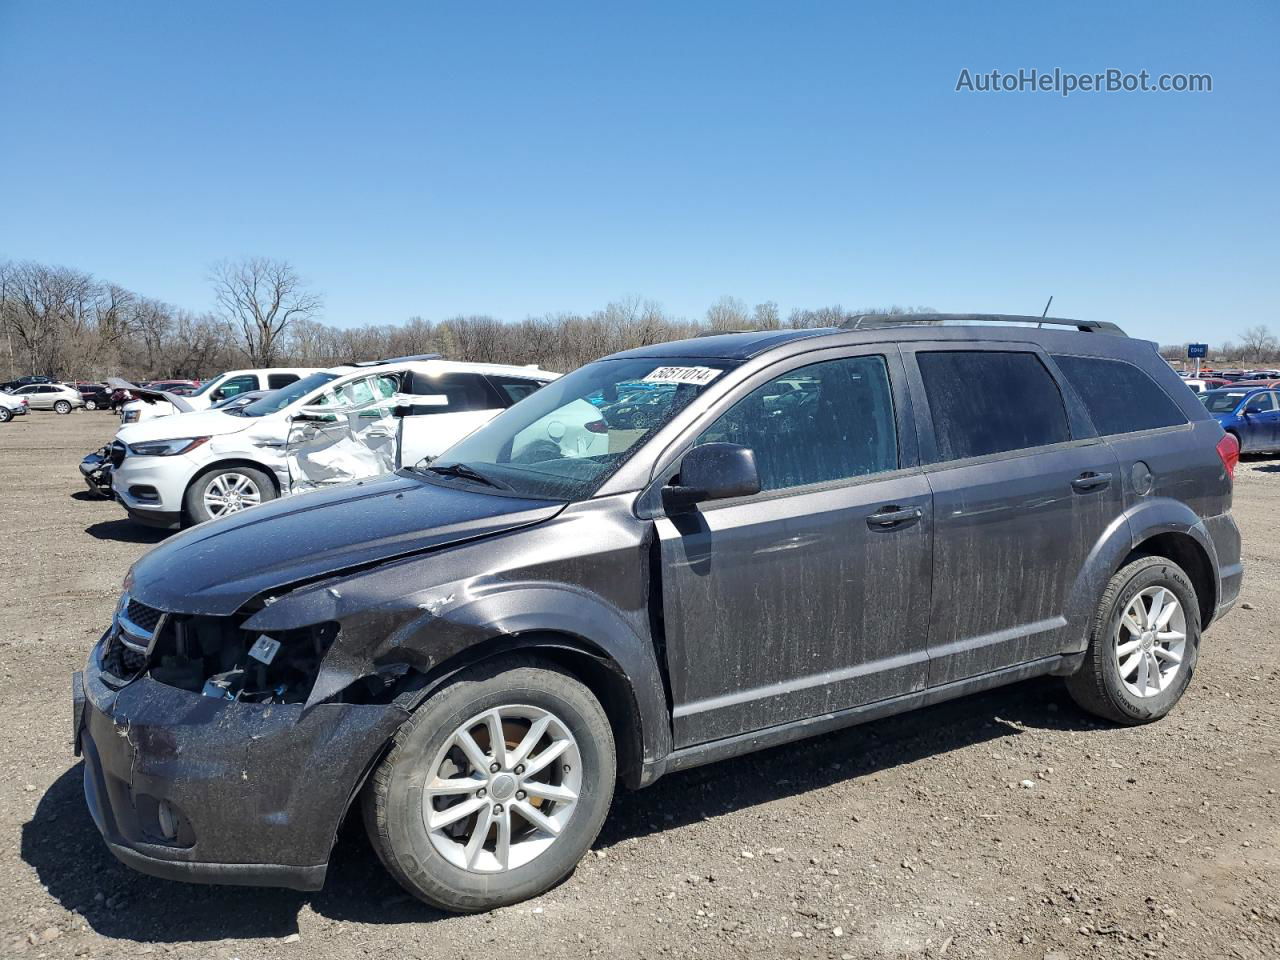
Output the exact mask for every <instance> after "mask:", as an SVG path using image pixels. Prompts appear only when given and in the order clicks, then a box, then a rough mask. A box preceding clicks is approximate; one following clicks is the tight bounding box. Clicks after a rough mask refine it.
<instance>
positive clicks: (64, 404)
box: [53, 400, 71, 417]
mask: <svg viewBox="0 0 1280 960" xmlns="http://www.w3.org/2000/svg"><path fill="white" fill-rule="evenodd" d="M53 410H54V412H55V413H58V414H61V415H62V416H64V417H65V416H66V415H67V414H68V413H70V412H71V401H70V400H59V401H58V402H57V403H55V404H54V405H53Z"/></svg>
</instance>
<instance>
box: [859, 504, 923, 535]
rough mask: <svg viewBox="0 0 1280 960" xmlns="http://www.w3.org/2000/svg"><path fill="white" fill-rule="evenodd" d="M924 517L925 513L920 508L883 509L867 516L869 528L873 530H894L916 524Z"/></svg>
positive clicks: (894, 507) (890, 507)
mask: <svg viewBox="0 0 1280 960" xmlns="http://www.w3.org/2000/svg"><path fill="white" fill-rule="evenodd" d="M922 516H924V511H923V510H921V509H920V508H919V507H899V506H888V507H881V508H880V509H879V510H877V511H876V512H875V513H872V514H869V515H868V516H867V526H868V527H871V528H872V529H873V530H893V529H896V528H898V527H905V526H908V525H909V524H912V523H915V522H916V521H917V520H919V519H920V518H921V517H922Z"/></svg>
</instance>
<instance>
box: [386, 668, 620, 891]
mask: <svg viewBox="0 0 1280 960" xmlns="http://www.w3.org/2000/svg"><path fill="white" fill-rule="evenodd" d="M616 763H617V761H616V758H615V755H614V744H613V732H612V729H611V728H610V726H609V720H608V717H606V716H605V712H604V709H603V708H602V707H601V706H600V703H599V701H598V700H597V699H596V698H595V696H594V695H592V693H591V691H590V690H588V689H587V688H586V687H585V686H583V685H582V684H581V683H579V682H578V681H577V680H576V679H575V678H573V677H572V676H570V675H569V674H568V673H565V672H564V671H562V670H560V669H558V668H557V667H555V666H553V665H551V664H548V663H541V662H538V661H533V660H525V659H512V660H505V661H495V662H491V663H487V664H480V665H478V666H476V667H473V668H471V669H470V670H467V671H464V672H463V673H462V674H461V675H460V676H459V677H458V679H457V680H456V681H454V682H453V683H451V684H450V685H449V686H447V687H445V688H444V689H442V690H440V691H439V692H437V693H436V694H434V695H433V696H431V697H430V698H429V699H428V700H427V701H426V702H424V703H423V704H422V705H421V706H420V707H419V708H418V709H417V710H416V711H415V712H414V714H413V716H412V717H410V718H409V720H407V721H406V722H405V724H404V726H402V727H401V728H400V730H399V732H398V733H397V734H396V737H395V741H394V745H393V746H392V748H391V751H390V753H388V754H387V756H386V758H385V759H384V760H383V761H382V763H381V764H380V765H379V766H378V768H377V769H376V770H375V771H374V774H373V777H372V780H371V782H370V784H369V787H368V788H367V789H366V791H365V795H364V818H365V826H366V828H367V829H368V831H369V837H370V839H371V840H372V842H373V846H374V848H375V849H376V850H377V852H378V857H379V858H380V859H381V860H382V863H383V864H384V865H385V866H386V868H387V869H388V871H390V873H391V875H392V876H394V877H395V878H396V879H397V880H398V881H399V882H400V884H401V885H402V886H403V887H404V888H405V889H406V890H408V891H409V892H410V893H412V894H413V895H414V896H416V897H418V898H420V899H422V900H425V901H426V902H427V903H430V904H433V905H434V906H437V907H441V908H443V909H445V910H452V911H457V912H461V913H475V912H479V911H482V910H491V909H494V908H496V907H502V906H506V905H507V904H511V903H516V902H518V901H520V900H525V899H527V898H529V897H534V896H537V895H538V894H540V893H543V892H545V891H546V890H548V889H550V888H551V887H553V886H555V885H556V884H557V883H559V882H560V881H561V880H563V879H564V878H565V877H566V876H568V875H569V873H570V872H572V870H573V868H574V866H575V865H576V864H577V863H578V861H579V860H580V859H581V858H582V856H583V854H585V853H586V852H587V850H588V848H590V846H591V844H592V843H593V842H594V841H595V838H596V836H597V834H599V832H600V827H601V825H602V824H603V823H604V818H605V815H606V814H607V813H608V810H609V804H610V802H611V801H612V799H613V784H614V777H615V774H616Z"/></svg>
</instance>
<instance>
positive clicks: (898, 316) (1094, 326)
mask: <svg viewBox="0 0 1280 960" xmlns="http://www.w3.org/2000/svg"><path fill="white" fill-rule="evenodd" d="M948 323H961V324H964V323H975V324H978V323H994V324H1000V323H1029V324H1034V325H1035V326H1037V327H1043V326H1044V325H1045V324H1049V325H1051V326H1055V327H1075V328H1076V329H1077V330H1079V331H1081V332H1082V333H1110V334H1113V335H1114V336H1117V337H1125V336H1128V334H1126V333H1125V332H1124V331H1123V330H1121V329H1120V328H1119V327H1118V326H1116V325H1115V324H1114V323H1110V322H1108V321H1106V320H1067V319H1065V318H1063V317H1028V316H1022V315H1020V314H1013V313H884V314H881V313H864V314H862V315H860V316H857V317H850V318H849V319H848V320H845V321H844V322H843V323H842V324H840V327H841V328H842V329H844V330H874V329H876V328H877V327H905V326H911V325H913V324H920V325H926V326H927V325H934V326H943V325H945V324H948Z"/></svg>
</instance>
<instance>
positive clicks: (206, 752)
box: [72, 643, 406, 890]
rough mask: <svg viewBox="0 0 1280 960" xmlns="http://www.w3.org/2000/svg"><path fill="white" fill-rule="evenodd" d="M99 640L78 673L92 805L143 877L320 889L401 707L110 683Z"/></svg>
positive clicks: (103, 829) (115, 850)
mask: <svg viewBox="0 0 1280 960" xmlns="http://www.w3.org/2000/svg"><path fill="white" fill-rule="evenodd" d="M101 649H102V644H101V643H99V644H98V646H97V647H95V648H94V652H93V653H92V655H91V656H90V659H89V663H88V664H87V665H86V667H85V670H84V672H83V673H77V674H75V675H74V677H73V680H72V694H73V704H74V713H73V715H74V717H75V726H76V729H75V734H76V737H75V739H76V744H77V746H78V747H79V748H80V750H81V751H82V753H83V755H84V786H85V802H86V803H87V805H88V808H89V812H90V814H91V816H92V817H93V821H94V823H95V825H96V826H97V828H98V831H99V832H100V833H101V834H102V837H103V839H104V840H105V841H106V843H107V846H108V848H109V849H110V850H111V852H112V854H114V855H115V856H116V857H117V858H118V859H119V860H121V861H122V862H123V863H125V864H127V865H128V866H131V867H133V868H135V869H137V870H139V871H141V872H143V873H148V874H151V875H153V876H158V877H164V878H167V879H172V880H184V881H188V882H197V883H223V884H249V885H259V886H282V887H291V888H294V889H298V890H316V889H319V888H320V886H321V885H322V884H323V883H324V877H325V872H326V870H327V869H328V860H329V851H330V849H331V848H332V846H333V840H334V836H335V835H336V833H337V829H338V825H339V824H340V822H341V820H342V817H343V815H344V814H345V813H346V810H347V807H348V805H349V803H350V801H351V799H352V798H353V797H354V795H355V793H356V791H357V790H358V789H359V787H360V785H361V784H362V783H363V780H364V776H365V774H366V773H367V772H368V770H369V768H370V767H371V765H372V763H373V761H374V760H376V758H377V757H378V756H379V755H380V752H381V749H382V746H383V745H384V744H385V743H386V741H387V739H388V738H389V737H390V736H391V735H392V734H393V733H394V732H395V729H396V728H397V727H398V726H399V725H400V723H402V722H403V720H404V719H405V716H406V714H405V712H404V711H403V710H402V709H400V708H399V707H396V706H393V705H359V704H320V705H318V706H316V707H313V708H312V709H311V710H310V711H307V712H306V713H304V712H303V710H302V705H301V704H288V705H265V704H252V703H237V702H234V701H229V700H218V699H214V698H211V697H205V696H202V695H200V694H198V693H192V692H190V691H186V690H180V689H178V688H175V687H170V686H167V685H165V684H161V683H158V682H156V681H154V680H151V679H150V678H148V677H146V676H143V677H140V678H138V679H137V680H134V681H133V682H131V683H128V684H125V685H124V686H122V687H120V688H119V689H114V688H113V687H112V686H111V685H109V684H108V682H107V681H106V680H104V676H103V673H102V669H101V665H100V659H99V658H100V651H101Z"/></svg>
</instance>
